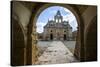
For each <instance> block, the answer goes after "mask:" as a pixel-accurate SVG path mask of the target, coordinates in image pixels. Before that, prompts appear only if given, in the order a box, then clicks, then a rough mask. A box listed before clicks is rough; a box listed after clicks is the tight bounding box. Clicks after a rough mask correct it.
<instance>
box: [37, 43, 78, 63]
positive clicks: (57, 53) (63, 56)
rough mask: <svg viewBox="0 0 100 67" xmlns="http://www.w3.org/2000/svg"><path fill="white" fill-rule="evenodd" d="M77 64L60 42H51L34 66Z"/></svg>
mask: <svg viewBox="0 0 100 67" xmlns="http://www.w3.org/2000/svg"><path fill="white" fill-rule="evenodd" d="M70 62H77V60H76V59H75V57H74V56H73V54H72V53H71V52H70V51H69V49H68V48H67V47H66V46H65V45H64V43H63V42H61V41H53V42H52V43H51V44H50V46H49V47H48V48H47V49H46V50H45V51H44V53H43V54H42V55H41V56H40V57H39V58H38V61H37V62H36V64H60V63H70Z"/></svg>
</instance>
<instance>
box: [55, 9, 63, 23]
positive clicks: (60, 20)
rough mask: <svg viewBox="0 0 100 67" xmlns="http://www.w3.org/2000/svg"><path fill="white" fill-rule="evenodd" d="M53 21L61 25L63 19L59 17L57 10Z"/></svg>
mask: <svg viewBox="0 0 100 67" xmlns="http://www.w3.org/2000/svg"><path fill="white" fill-rule="evenodd" d="M54 20H55V22H56V23H61V22H62V21H63V17H62V16H61V13H60V11H59V10H58V11H57V13H56V15H55V16H54Z"/></svg>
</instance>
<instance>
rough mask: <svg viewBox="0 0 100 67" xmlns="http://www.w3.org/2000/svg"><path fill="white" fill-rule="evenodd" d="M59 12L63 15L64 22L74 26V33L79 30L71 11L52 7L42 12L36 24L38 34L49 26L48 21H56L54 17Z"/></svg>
mask: <svg viewBox="0 0 100 67" xmlns="http://www.w3.org/2000/svg"><path fill="white" fill-rule="evenodd" d="M58 10H60V12H61V15H62V16H63V21H69V24H70V25H71V26H72V28H73V31H75V30H77V21H76V18H75V16H74V15H73V14H72V12H71V11H69V10H68V9H66V8H64V7H60V6H52V7H49V8H47V9H45V10H44V11H42V12H41V14H40V15H39V17H38V19H37V23H36V26H37V29H36V31H37V32H38V33H42V32H43V30H44V29H43V27H44V26H45V25H46V24H47V22H48V20H54V16H55V15H56V13H57V11H58Z"/></svg>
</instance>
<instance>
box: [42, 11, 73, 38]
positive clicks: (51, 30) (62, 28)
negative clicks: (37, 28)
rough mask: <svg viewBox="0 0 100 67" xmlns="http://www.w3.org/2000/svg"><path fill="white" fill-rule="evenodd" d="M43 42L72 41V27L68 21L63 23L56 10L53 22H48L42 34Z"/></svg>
mask: <svg viewBox="0 0 100 67" xmlns="http://www.w3.org/2000/svg"><path fill="white" fill-rule="evenodd" d="M42 35H43V36H42V38H43V40H72V27H71V26H70V25H69V22H68V21H63V16H62V15H61V13H60V11H59V10H58V11H57V13H56V15H55V16H54V20H48V23H47V24H46V25H45V26H44V32H43V33H42Z"/></svg>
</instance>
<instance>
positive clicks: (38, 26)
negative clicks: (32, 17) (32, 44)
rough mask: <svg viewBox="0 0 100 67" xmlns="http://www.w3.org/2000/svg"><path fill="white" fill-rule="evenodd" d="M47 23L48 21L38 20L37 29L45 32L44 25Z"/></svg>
mask: <svg viewBox="0 0 100 67" xmlns="http://www.w3.org/2000/svg"><path fill="white" fill-rule="evenodd" d="M45 25H46V23H43V22H37V24H36V26H37V29H36V31H37V32H39V33H42V32H43V27H44V26H45Z"/></svg>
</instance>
